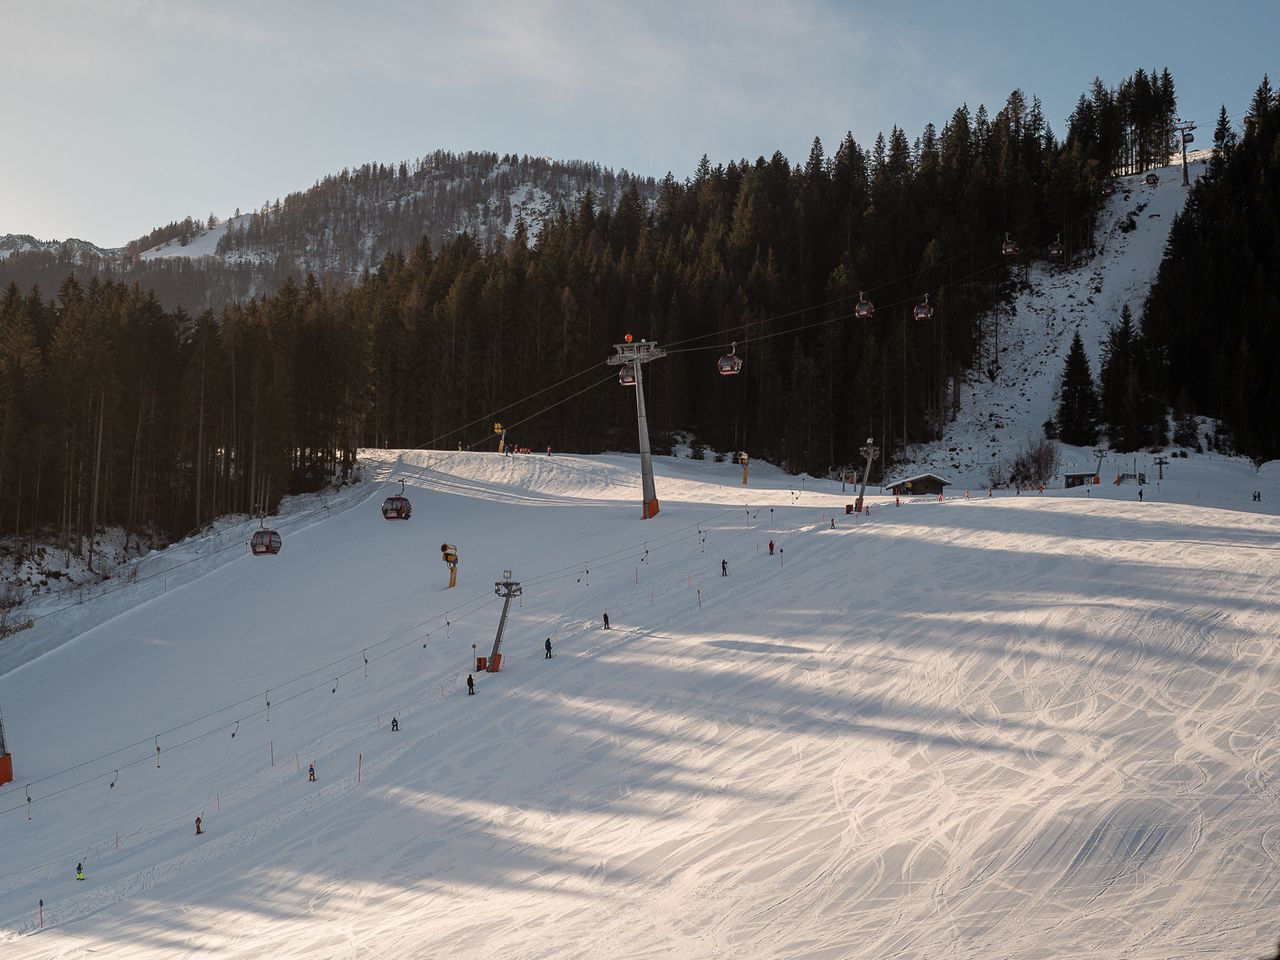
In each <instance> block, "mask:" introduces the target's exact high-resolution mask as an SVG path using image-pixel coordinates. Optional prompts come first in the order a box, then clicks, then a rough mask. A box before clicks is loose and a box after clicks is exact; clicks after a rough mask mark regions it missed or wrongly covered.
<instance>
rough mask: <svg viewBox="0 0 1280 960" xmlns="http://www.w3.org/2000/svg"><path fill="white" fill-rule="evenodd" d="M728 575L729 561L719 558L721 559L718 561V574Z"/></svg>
mask: <svg viewBox="0 0 1280 960" xmlns="http://www.w3.org/2000/svg"><path fill="white" fill-rule="evenodd" d="M728 575H729V561H728V560H721V561H720V576H722V577H727V576H728Z"/></svg>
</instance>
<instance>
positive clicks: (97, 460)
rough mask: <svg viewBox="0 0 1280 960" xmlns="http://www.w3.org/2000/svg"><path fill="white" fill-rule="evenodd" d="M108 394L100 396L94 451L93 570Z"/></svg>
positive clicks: (90, 556)
mask: <svg viewBox="0 0 1280 960" xmlns="http://www.w3.org/2000/svg"><path fill="white" fill-rule="evenodd" d="M106 406H107V398H106V394H101V395H99V397H98V442H97V444H96V449H95V450H94V452H93V497H92V504H93V505H92V506H91V507H90V508H89V562H88V565H89V570H90V571H92V570H93V550H94V547H95V546H96V544H97V540H98V478H99V477H100V476H101V474H102V419H103V414H104V412H105V410H106Z"/></svg>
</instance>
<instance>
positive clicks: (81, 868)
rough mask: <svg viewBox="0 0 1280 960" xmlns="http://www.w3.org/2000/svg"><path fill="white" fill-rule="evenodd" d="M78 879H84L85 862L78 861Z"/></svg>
mask: <svg viewBox="0 0 1280 960" xmlns="http://www.w3.org/2000/svg"><path fill="white" fill-rule="evenodd" d="M76 879H77V880H83V879H84V864H83V863H77V864H76Z"/></svg>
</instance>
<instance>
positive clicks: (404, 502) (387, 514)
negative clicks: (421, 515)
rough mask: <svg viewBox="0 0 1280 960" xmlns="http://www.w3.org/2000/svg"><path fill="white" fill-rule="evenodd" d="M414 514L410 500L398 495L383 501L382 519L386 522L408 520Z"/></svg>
mask: <svg viewBox="0 0 1280 960" xmlns="http://www.w3.org/2000/svg"><path fill="white" fill-rule="evenodd" d="M412 513H413V504H412V503H410V502H409V498H408V497H406V496H402V495H401V494H396V495H395V496H394V497H387V499H385V500H383V501H382V517H383V519H385V520H408V519H409V516H410V514H412Z"/></svg>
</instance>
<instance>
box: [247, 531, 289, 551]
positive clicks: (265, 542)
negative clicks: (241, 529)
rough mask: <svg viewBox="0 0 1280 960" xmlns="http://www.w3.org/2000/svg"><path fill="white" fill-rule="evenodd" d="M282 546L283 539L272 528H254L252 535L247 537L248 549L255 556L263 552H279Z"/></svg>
mask: <svg viewBox="0 0 1280 960" xmlns="http://www.w3.org/2000/svg"><path fill="white" fill-rule="evenodd" d="M283 546H284V540H283V539H282V538H281V536H280V534H278V533H276V532H275V531H274V530H266V529H263V530H255V531H253V536H252V537H250V538H249V550H250V551H251V552H252V553H253V555H254V556H255V557H260V556H262V555H263V554H267V553H269V554H271V555H272V556H274V555H275V554H277V553H279V552H280V548H281V547H283Z"/></svg>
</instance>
